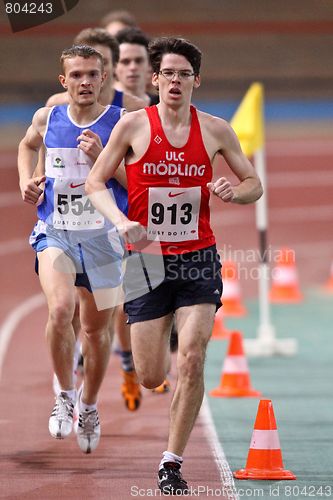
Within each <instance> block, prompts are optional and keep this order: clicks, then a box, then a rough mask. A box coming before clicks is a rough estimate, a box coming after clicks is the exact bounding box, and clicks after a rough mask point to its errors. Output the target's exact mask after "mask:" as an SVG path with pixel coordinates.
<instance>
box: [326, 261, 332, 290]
mask: <svg viewBox="0 0 333 500" xmlns="http://www.w3.org/2000/svg"><path fill="white" fill-rule="evenodd" d="M325 288H326V290H327V291H328V292H332V293H333V262H332V264H331V270H330V277H329V278H328V282H327V283H326V287H325Z"/></svg>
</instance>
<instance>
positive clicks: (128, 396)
mask: <svg viewBox="0 0 333 500" xmlns="http://www.w3.org/2000/svg"><path fill="white" fill-rule="evenodd" d="M122 373H123V383H122V386H121V394H122V396H123V398H124V401H125V405H126V407H127V409H128V410H129V411H135V410H137V409H138V408H139V406H140V403H141V398H142V394H141V389H140V384H139V382H138V378H137V376H136V373H135V370H131V371H129V372H126V371H125V370H122Z"/></svg>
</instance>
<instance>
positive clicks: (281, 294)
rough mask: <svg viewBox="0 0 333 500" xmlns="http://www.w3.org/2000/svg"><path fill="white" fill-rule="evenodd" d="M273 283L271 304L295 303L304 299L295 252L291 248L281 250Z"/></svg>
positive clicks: (274, 270) (270, 294)
mask: <svg viewBox="0 0 333 500" xmlns="http://www.w3.org/2000/svg"><path fill="white" fill-rule="evenodd" d="M272 281H273V284H272V288H271V291H270V293H269V298H270V301H271V302H275V303H295V302H301V300H302V299H303V295H302V294H301V292H300V290H299V283H298V274H297V269H296V265H295V252H294V251H293V250H291V249H290V248H281V250H280V255H279V259H278V261H277V266H276V267H275V268H274V269H273V278H272Z"/></svg>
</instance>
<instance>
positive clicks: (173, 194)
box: [168, 191, 185, 198]
mask: <svg viewBox="0 0 333 500" xmlns="http://www.w3.org/2000/svg"><path fill="white" fill-rule="evenodd" d="M184 193H185V191H182V192H181V193H171V191H169V194H168V196H169V198H174V197H175V196H180V195H181V194H184Z"/></svg>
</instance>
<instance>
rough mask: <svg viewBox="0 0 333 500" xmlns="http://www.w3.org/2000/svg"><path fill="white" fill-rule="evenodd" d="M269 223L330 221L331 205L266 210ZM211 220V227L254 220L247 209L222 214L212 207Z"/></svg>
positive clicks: (332, 206) (246, 222)
mask: <svg viewBox="0 0 333 500" xmlns="http://www.w3.org/2000/svg"><path fill="white" fill-rule="evenodd" d="M268 218H269V221H270V223H273V222H275V223H284V224H285V223H289V224H293V223H297V224H299V223H300V222H313V221H331V220H333V204H332V205H319V206H318V205H317V206H311V205H307V206H305V207H293V208H291V207H280V208H271V209H269V210H268ZM211 221H212V225H213V227H226V226H233V225H236V224H240V225H242V224H249V223H250V224H251V223H252V222H253V223H254V221H255V216H254V213H253V211H252V210H251V211H249V210H242V211H238V210H237V211H236V210H226V211H225V212H224V214H223V213H222V214H221V212H219V211H217V210H214V209H212V212H211Z"/></svg>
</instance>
